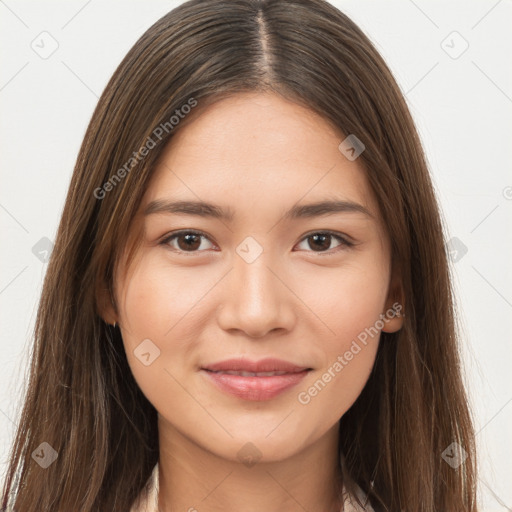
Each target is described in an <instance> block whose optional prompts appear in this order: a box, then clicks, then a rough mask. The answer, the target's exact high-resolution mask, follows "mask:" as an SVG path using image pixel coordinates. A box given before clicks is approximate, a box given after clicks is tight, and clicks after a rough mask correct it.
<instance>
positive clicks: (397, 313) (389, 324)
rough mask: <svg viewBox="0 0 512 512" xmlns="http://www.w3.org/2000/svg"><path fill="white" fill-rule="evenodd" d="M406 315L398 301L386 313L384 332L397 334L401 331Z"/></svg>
mask: <svg viewBox="0 0 512 512" xmlns="http://www.w3.org/2000/svg"><path fill="white" fill-rule="evenodd" d="M404 316H405V315H404V313H403V308H402V304H401V303H399V302H398V301H396V302H395V303H394V304H393V305H392V306H391V307H390V308H388V309H387V310H386V311H385V313H384V327H383V328H382V330H383V331H384V332H390V333H391V332H397V331H399V330H400V329H401V328H402V326H403V323H404Z"/></svg>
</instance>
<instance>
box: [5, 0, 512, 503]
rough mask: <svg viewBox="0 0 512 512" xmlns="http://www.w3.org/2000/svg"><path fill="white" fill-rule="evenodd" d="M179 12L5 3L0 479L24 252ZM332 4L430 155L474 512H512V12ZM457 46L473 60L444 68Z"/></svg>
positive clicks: (463, 5)
mask: <svg viewBox="0 0 512 512" xmlns="http://www.w3.org/2000/svg"><path fill="white" fill-rule="evenodd" d="M179 3H181V2H176V1H174V2H173V1H160V0H158V1H157V0H152V1H148V2H141V1H139V2H134V1H123V2H121V1H113V0H108V1H105V0H103V1H101V2H100V1H99V0H89V1H87V0H71V1H67V2H50V1H46V2H36V1H34V0H33V1H25V2H21V1H20V0H16V1H15V0H5V1H4V0H0V28H1V31H0V34H1V35H0V38H1V44H0V52H1V56H0V58H1V62H2V66H1V71H0V104H1V109H2V116H1V121H0V141H1V142H0V143H1V153H0V154H1V162H2V167H1V189H0V229H1V231H0V233H1V235H0V236H1V242H2V246H1V251H0V258H1V263H0V322H1V324H0V325H1V331H0V350H1V365H0V463H1V464H0V472H1V473H2V474H3V472H4V471H5V465H6V458H7V454H8V449H9V445H10V443H11V440H12V436H13V434H14V423H15V422H16V421H17V418H18V414H19V407H20V405H21V403H20V398H21V394H22V390H23V387H24V380H23V379H24V376H25V375H26V372H27V364H28V354H29V350H30V333H31V331H32V328H33V324H34V320H35V313H36V308H37V302H38V298H39V294H40V291H41V283H42V279H43V276H44V273H45V270H46V265H45V263H44V262H42V261H40V259H39V258H38V257H36V255H35V254H34V253H33V251H32V248H33V247H34V245H36V244H37V243H38V242H39V241H40V240H41V238H43V237H47V238H48V239H50V240H53V239H54V235H55V232H56V228H57V225H58V221H59V218H60V214H61V210H62V207H63V203H64V198H65V195H66V191H67V187H68V184H69V180H70V177H71V173H72V170H73V167H74V163H75V159H76V156H77V152H78V149H79V146H80V143H81V141H82V138H83V135H84V132H85V129H86V126H87V124H88V122H89V119H90V117H91V114H92V111H93V109H94V107H95V105H96V103H97V100H98V97H99V95H100V94H101V92H102V90H103V88H104V87H105V85H106V83H107V81H108V79H109V78H110V76H111V75H112V73H113V72H114V70H115V68H116V67H117V65H118V64H119V62H120V61H121V59H122V58H123V57H124V55H125V54H126V52H127V51H128V50H129V49H130V47H131V46H132V45H133V44H134V43H135V41H136V40H137V39H138V37H139V36H140V35H141V34H142V33H143V32H144V31H145V30H146V29H147V28H149V26H150V25H151V24H153V23H154V22H155V21H156V20H157V19H158V18H160V17H161V16H162V15H164V14H165V13H166V12H168V11H169V10H171V9H172V8H173V7H175V6H176V5H178V4H179ZM332 3H333V4H334V5H336V6H337V7H338V8H340V9H341V10H343V11H344V12H345V13H346V14H348V15H349V16H350V17H351V18H352V19H353V20H354V21H355V22H356V23H358V24H359V25H360V27H361V28H362V29H363V30H364V31H365V32H366V33H367V34H368V35H369V37H370V38H371V39H372V41H374V43H375V44H376V45H377V47H378V49H379V51H380V52H381V53H382V55H383V56H384V58H385V59H386V61H387V63H388V64H389V66H390V67H391V69H392V71H393V73H394V75H395V77H396V79H397V81H398V83H399V85H400V87H401V88H402V91H403V92H404V94H405V95H406V98H407V101H408V103H409V105H410V108H411V111H412V114H413V116H414V118H415V120H416V123H417V125H418V128H419V130H420V134H421V136H422V139H423V143H424V146H425V148H426V151H427V156H428V159H429V163H430V167H431V171H432V175H433V179H434V182H435V186H436V189H437V191H438V194H439V197H440V200H441V203H442V207H443V211H444V216H445V219H446V223H447V226H448V233H447V238H448V239H451V238H452V237H456V238H457V239H458V240H460V242H458V243H459V247H461V244H464V246H465V247H467V253H465V254H464V255H463V256H462V257H460V256H461V254H463V253H462V252H459V253H458V258H459V259H458V261H457V262H454V263H453V271H454V275H455V283H456V287H457V294H458V301H459V309H460V312H461V317H462V320H463V323H464V332H463V335H464V346H463V351H464V359H465V366H466V370H467V371H466V381H467V385H468V388H469V391H470V395H471V401H472V407H473V410H474V416H475V423H476V430H477V432H478V434H477V441H478V445H479V451H480V465H481V472H480V475H479V484H480V487H481V497H480V499H481V503H482V510H483V511H484V512H491V511H505V510H512V486H511V485H510V484H511V482H512V463H511V461H512V441H511V439H512V436H511V433H512V403H511V402H512V379H511V378H510V373H511V369H510V368H511V363H512V344H511V332H512V329H511V327H512V326H511V319H512V315H511V313H512V286H511V284H512V275H511V264H510V256H511V253H512V251H511V249H512V236H511V229H510V228H511V225H512V223H511V220H512V173H511V172H510V169H511V161H512V155H511V153H512V150H511V147H512V144H511V143H512V137H511V136H512V118H511V114H512V66H511V65H510V64H511V62H510V60H511V57H510V55H511V47H512V44H511V43H512V30H510V28H511V27H512V2H511V1H510V0H500V1H497V0H488V1H483V0H478V1H471V2H470V1H467V0H466V1H464V2H463V1H458V2H456V1H451V0H450V1H440V0H438V1H430V2H427V1H426V0H414V1H412V0H394V1H389V0H385V1H379V2H377V1H375V0H374V1H367V0H365V1H362V0H358V1H356V0H353V1H335V2H332ZM43 31H46V32H48V33H49V34H51V36H48V35H43V36H40V34H41V32H43ZM454 31H456V32H458V33H459V34H460V36H458V35H456V34H455V35H454V34H453V32H454ZM41 38H46V39H45V40H44V46H45V48H46V49H48V48H51V44H55V45H56V44H58V48H57V49H56V51H55V52H54V53H53V54H52V55H51V56H49V57H48V58H47V59H43V58H41V57H40V56H39V55H38V54H37V53H36V52H35V51H34V50H33V49H32V47H31V44H33V45H34V46H35V45H39V46H40V47H41V46H43V43H42V42H41ZM51 38H53V39H54V40H55V41H56V43H52V40H51ZM462 38H463V39H462ZM464 40H466V41H467V43H468V44H469V47H468V49H467V50H466V51H465V52H464V53H462V54H461V55H460V56H458V57H457V58H452V57H453V56H457V55H458V53H459V52H460V51H461V50H462V49H463V48H464V45H465V43H464ZM33 41H34V43H33ZM443 41H444V43H443ZM447 52H448V53H447ZM449 53H451V54H452V56H450V55H449ZM39 243H40V244H43V245H44V241H43V242H39ZM43 249H44V247H43ZM40 252H41V250H40ZM418 293H421V290H418ZM507 507H508V508H507Z"/></svg>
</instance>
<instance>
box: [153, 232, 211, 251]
mask: <svg viewBox="0 0 512 512" xmlns="http://www.w3.org/2000/svg"><path fill="white" fill-rule="evenodd" d="M202 239H205V240H209V239H208V237H207V236H206V235H205V234H204V233H201V232H200V231H192V230H187V231H178V232H176V233H172V234H171V235H170V236H168V237H166V238H165V239H164V240H162V241H161V242H160V243H161V244H162V245H168V246H170V247H171V249H173V250H175V251H178V252H201V251H202V250H204V249H211V248H212V247H214V246H213V244H211V242H210V244H211V245H212V247H206V248H205V247H204V246H203V245H204V244H203V241H202ZM199 248H201V251H199V250H198V249H199Z"/></svg>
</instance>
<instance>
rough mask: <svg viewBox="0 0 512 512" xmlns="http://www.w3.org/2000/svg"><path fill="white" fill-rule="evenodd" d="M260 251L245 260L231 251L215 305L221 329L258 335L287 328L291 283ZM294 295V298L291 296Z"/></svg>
mask: <svg viewBox="0 0 512 512" xmlns="http://www.w3.org/2000/svg"><path fill="white" fill-rule="evenodd" d="M285 274H287V273H286V272H283V271H280V270H279V266H276V264H275V262H274V263H273V264H272V262H270V261H269V259H268V258H267V254H266V253H265V252H263V253H262V254H261V255H260V256H259V257H258V258H257V259H256V260H255V261H253V262H252V263H247V262H246V261H244V259H242V258H240V257H239V256H238V255H235V259H234V264H233V269H232V270H231V272H230V273H229V274H228V276H226V279H227V281H226V282H225V283H224V288H223V292H222V294H221V297H220V300H221V301H222V304H220V306H219V308H218V309H217V321H218V323H219V326H220V327H221V328H222V329H224V330H225V331H231V332H236V331H239V332H243V333H244V334H245V335H246V336H248V337H251V338H262V337H264V336H265V335H267V334H268V333H270V332H272V331H276V332H277V331H280V330H282V331H283V332H286V331H291V330H292V329H293V326H294V323H295V321H296V311H295V309H294V303H296V302H298V301H297V299H296V297H295V296H294V294H293V292H292V290H293V283H291V284H290V283H288V282H287V281H289V274H288V275H285ZM294 299H295V300H294Z"/></svg>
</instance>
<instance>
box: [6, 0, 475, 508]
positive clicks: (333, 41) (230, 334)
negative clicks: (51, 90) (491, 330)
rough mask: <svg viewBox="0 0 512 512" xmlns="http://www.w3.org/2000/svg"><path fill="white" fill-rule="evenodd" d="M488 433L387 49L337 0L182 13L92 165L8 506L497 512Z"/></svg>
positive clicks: (91, 148)
mask: <svg viewBox="0 0 512 512" xmlns="http://www.w3.org/2000/svg"><path fill="white" fill-rule="evenodd" d="M473 435H474V432H473V427H472V422H471V417H470V414H469V409H468V405H467V398H466V394H465V390H464V388H463V384H462V377H461V370H460V362H459V354H458V338H457V335H456V331H455V320H454V308H453V304H452V291H451V283H450V279H449V271H448V265H447V258H446V253H445V247H444V240H443V231H442V224H441V220H440V213H439V208H438V205H437V203H436V199H435V196H434V193H433V189H432V184H431V181H430V177H429V174H428V168H427V164H426V161H425V158H424V155H423V151H422V148H421V144H420V141H419V138H418V135H417V132H416V130H415V127H414V124H413V121H412V119H411V116H410V114H409V111H408V109H407V106H406V104H405V101H404V98H403V96H402V94H401V92H400V90H399V88H398V86H397V84H396V82H395V80H394V79H393V77H392V75H391V73H390V71H389V69H388V68H387V66H386V65H385V63H384V62H383V60H382V58H381V57H380V56H379V54H378V53H377V51H376V50H375V48H374V47H373V46H372V44H371V43H370V41H369V40H368V38H367V37H366V36H365V35H364V34H363V33H362V32H361V30H360V29H359V28H358V27H357V26H355V25H354V23H353V22H352V21H350V20H349V19H348V18H347V17H346V16H345V15H343V14H342V13H340V12H339V11H338V10H337V9H335V8H334V7H332V6H331V5H329V4H328V3H326V2H324V1H320V0H267V1H264V0H261V1H257V0H236V1H232V2H220V1H217V0H201V1H198V0H193V1H190V2H187V3H184V4H182V5H180V6H179V7H177V8H176V9H174V10H173V11H171V12H170V13H169V14H167V15H166V16H164V17H163V18H162V19H161V20H159V21H158V22H157V23H156V24H155V25H153V26H152V27H151V28H150V29H149V30H148V31H147V32H146V33H145V34H144V35H143V36H142V37H141V38H140V40H139V41H138V42H137V43H136V44H135V46H134V47H133V48H132V49H131V50H130V52H129V53H128V55H127V56H126V57H125V59H124V60H123V62H122V63H121V64H120V66H119V68H118V69H117V71H116V72H115V74H114V76H113V77H112V79H111V81H110V82H109V84H108V85H107V88H106V90H105V91H104V93H103V95H102V97H101V99H100V101H99V103H98V106H97V108H96V110H95V112H94V114H93V118H92V120H91V122H90V125H89V128H88V130H87V133H86V135H85V138H84V142H83V144H82V147H81V150H80V153H79V156H78V160H77V164H76V168H75V171H74V174H73V177H72V182H71V185H70V188H69V193H68V197H67V200H66V205H65V208H64V211H63V215H62V219H61V223H60V227H59V231H58V235H57V238H56V242H55V248H54V251H53V254H52V258H51V261H50V263H49V267H48V271H47V275H46V278H45V284H44V289H43V294H42V299H41V304H40V308H39V312H38V318H37V324H36V332H35V347H34V357H33V360H32V365H31V374H30V382H29V387H28V391H27V396H26V398H25V405H24V409H23V413H22V418H21V421H20V425H19V428H18V431H17V435H16V439H15V444H14V447H13V452H12V457H11V461H10V466H9V471H8V475H7V479H6V484H5V488H4V493H3V501H2V506H3V507H13V508H14V509H15V510H17V511H32V510H34V511H35V510H48V511H50V510H51V511H66V512H67V511H70V510H80V511H123V512H125V511H127V510H133V511H139V510H148V511H152V510H162V511H163V510H189V511H194V510H198V511H201V510H204V511H206V510H207V511H214V510H244V511H249V510H266V511H270V512H271V511H273V510H277V509H279V510H290V511H292V510H315V511H332V510H345V511H348V510H368V511H370V510H375V511H377V510H385V511H393V512H394V511H398V510H407V511H431V512H433V511H447V510H450V511H452V510H453V511H468V512H469V511H471V512H473V511H476V510H477V508H476V498H475V496H476V494H475V493H476V491H475V487H476V461H475V449H474V440H473ZM454 461H455V463H454Z"/></svg>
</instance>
